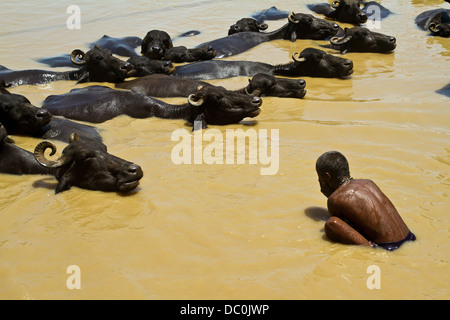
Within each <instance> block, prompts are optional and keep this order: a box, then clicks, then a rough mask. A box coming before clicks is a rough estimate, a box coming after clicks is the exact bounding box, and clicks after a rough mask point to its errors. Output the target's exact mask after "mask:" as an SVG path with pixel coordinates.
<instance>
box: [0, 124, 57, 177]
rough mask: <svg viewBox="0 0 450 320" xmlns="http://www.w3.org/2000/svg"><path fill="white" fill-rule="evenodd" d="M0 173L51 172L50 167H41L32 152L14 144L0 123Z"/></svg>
mask: <svg viewBox="0 0 450 320" xmlns="http://www.w3.org/2000/svg"><path fill="white" fill-rule="evenodd" d="M0 173H7V174H16V175H22V174H52V169H49V168H44V167H42V166H41V165H39V163H38V162H37V161H36V159H35V158H34V155H33V153H31V152H29V151H27V150H25V149H22V148H20V147H18V146H16V145H15V144H14V143H13V141H12V140H11V139H10V138H9V137H8V136H7V131H6V129H5V127H4V126H3V125H2V124H1V123H0Z"/></svg>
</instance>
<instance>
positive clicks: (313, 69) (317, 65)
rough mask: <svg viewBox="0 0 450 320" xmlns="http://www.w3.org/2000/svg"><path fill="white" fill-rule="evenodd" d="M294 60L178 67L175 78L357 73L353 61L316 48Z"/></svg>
mask: <svg viewBox="0 0 450 320" xmlns="http://www.w3.org/2000/svg"><path fill="white" fill-rule="evenodd" d="M237 34H239V33H237ZM292 58H293V60H294V61H293V62H291V63H288V64H282V65H277V66H275V65H271V64H267V63H262V62H253V61H223V60H212V61H201V62H195V63H191V64H187V65H182V66H177V67H176V68H175V71H174V72H173V73H172V75H173V76H177V77H181V78H188V79H198V80H210V79H224V78H231V77H239V76H241V77H251V76H254V75H256V74H258V73H267V74H271V75H279V76H285V77H301V76H308V77H324V78H333V77H337V78H341V77H346V76H349V75H351V74H352V73H353V62H352V61H351V60H348V59H344V58H341V57H337V56H333V55H330V54H327V53H326V52H325V51H323V50H319V49H315V48H306V49H304V50H303V51H302V52H301V53H300V55H299V57H297V55H296V54H294V55H293V56H292Z"/></svg>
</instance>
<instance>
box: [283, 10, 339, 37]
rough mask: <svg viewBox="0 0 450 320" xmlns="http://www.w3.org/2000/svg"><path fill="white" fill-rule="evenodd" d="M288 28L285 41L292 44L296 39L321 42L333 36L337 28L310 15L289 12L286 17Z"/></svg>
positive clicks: (333, 24)
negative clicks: (289, 41)
mask: <svg viewBox="0 0 450 320" xmlns="http://www.w3.org/2000/svg"><path fill="white" fill-rule="evenodd" d="M288 21H289V23H288V28H287V34H286V36H285V39H288V40H291V41H292V42H294V41H295V40H297V39H315V40H322V39H325V38H328V37H332V36H334V35H335V34H336V33H337V32H338V31H339V26H338V25H337V24H336V23H334V22H330V21H327V20H325V19H320V18H316V17H314V16H313V15H311V14H305V13H295V12H291V14H290V15H289V17H288Z"/></svg>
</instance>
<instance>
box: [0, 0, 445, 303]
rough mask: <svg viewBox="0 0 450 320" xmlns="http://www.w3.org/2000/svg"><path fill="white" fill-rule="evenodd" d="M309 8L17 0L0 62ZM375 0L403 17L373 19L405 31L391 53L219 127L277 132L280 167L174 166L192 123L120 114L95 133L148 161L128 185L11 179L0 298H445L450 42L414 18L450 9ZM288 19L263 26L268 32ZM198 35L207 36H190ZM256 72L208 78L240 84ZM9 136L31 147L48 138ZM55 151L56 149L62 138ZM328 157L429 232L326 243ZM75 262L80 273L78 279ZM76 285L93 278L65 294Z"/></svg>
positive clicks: (217, 33) (211, 32)
mask: <svg viewBox="0 0 450 320" xmlns="http://www.w3.org/2000/svg"><path fill="white" fill-rule="evenodd" d="M311 2H312V1H311ZM318 2H320V1H318ZM306 3H307V2H306V1H298V0H295V1H294V0H292V1H291V0H288V1H268V0H262V1H237V0H217V1H214V0H204V1H201V0H199V1H154V0H153V1H148V0H145V1H144V0H129V1H116V0H110V1H95V2H94V1H87V0H76V1H72V0H71V1H65V0H64V1H49V0H41V1H30V0H22V1H6V3H3V4H2V6H1V7H2V8H1V11H0V21H1V28H0V42H1V44H2V45H1V47H0V64H1V65H4V66H6V67H8V68H9V69H13V70H22V69H33V68H35V69H48V68H50V67H48V66H46V65H42V64H39V63H38V62H36V60H37V59H39V58H44V57H52V56H55V55H59V54H67V53H70V52H71V51H72V50H74V49H82V50H88V44H89V43H92V42H94V41H96V40H98V39H99V38H101V37H102V36H103V35H109V36H112V37H125V36H138V37H141V38H143V37H144V36H145V34H146V33H147V32H148V31H149V30H152V29H161V30H165V31H167V32H168V33H169V34H170V35H171V36H172V38H176V40H175V41H174V44H175V45H185V46H187V47H193V46H196V45H197V44H200V43H203V42H205V41H209V40H214V39H216V38H219V37H222V36H225V35H226V34H227V31H228V28H229V26H230V25H231V24H233V23H234V22H235V21H237V20H238V19H240V18H242V17H248V16H250V15H251V14H252V13H253V12H255V11H259V10H262V9H267V8H269V7H271V6H273V5H276V6H277V8H278V9H281V10H286V11H295V12H310V11H309V10H308V9H307V8H306ZM380 3H382V4H383V5H384V6H386V7H388V8H389V9H390V10H391V11H392V12H394V13H395V14H393V15H391V16H389V17H388V18H387V19H385V20H382V21H381V29H380V30H378V31H379V32H382V33H385V34H390V35H393V36H395V37H396V38H397V44H398V46H397V49H396V50H395V52H394V53H390V54H376V53H348V54H346V55H345V57H346V58H348V59H351V60H352V61H353V62H354V65H355V72H354V74H353V75H352V76H351V77H350V78H349V79H321V78H309V77H304V79H305V80H306V89H307V90H308V92H307V94H306V96H305V98H304V99H281V98H263V105H262V108H261V109H262V112H261V114H260V115H259V116H257V117H256V118H254V119H252V120H250V121H245V122H244V123H240V124H236V125H229V126H223V127H222V126H210V128H211V129H216V130H219V133H220V134H221V135H222V136H223V138H224V139H225V138H226V134H227V129H234V130H236V129H243V130H250V129H252V130H255V132H257V133H261V132H263V133H264V132H265V133H267V136H268V139H269V140H271V141H270V142H269V145H271V146H274V145H275V144H274V143H276V142H277V140H278V160H279V161H278V163H275V162H273V163H272V165H273V169H275V171H273V172H271V173H273V174H269V175H263V174H261V173H262V171H261V169H264V168H267V167H268V166H269V164H267V162H266V164H265V163H264V162H263V158H257V161H256V163H250V161H245V163H242V164H240V163H237V162H234V164H227V163H226V162H225V161H223V162H224V163H223V164H220V163H216V164H207V163H206V162H205V161H201V163H200V164H180V165H177V164H176V163H174V161H173V156H172V152H173V150H174V148H176V146H177V145H179V141H172V139H171V138H172V134H173V132H177V131H176V130H179V129H183V128H186V129H187V130H189V132H190V128H189V127H188V126H186V124H185V122H184V121H183V120H162V119H156V118H150V119H132V118H130V117H127V116H119V117H117V118H114V119H112V120H110V121H107V122H105V123H101V124H98V125H96V126H97V127H98V128H99V131H100V133H101V135H102V137H103V140H104V143H105V144H106V145H107V146H108V150H109V152H110V153H113V154H115V155H117V156H119V157H122V158H125V159H127V160H129V161H132V162H135V163H137V164H139V165H140V166H141V167H142V168H143V171H144V177H143V179H142V180H141V183H140V186H139V187H138V189H136V190H135V191H134V192H132V193H131V194H127V195H123V194H117V193H104V192H97V191H88V190H82V189H79V188H72V189H71V190H69V191H66V192H63V193H61V194H58V195H55V194H54V189H55V186H56V180H55V179H54V178H53V177H45V176H35V175H31V176H12V175H5V174H2V175H0V190H1V194H0V298H2V299H275V300H277V299H281V300H285V299H289V300H292V299H448V298H449V286H450V281H449V280H450V277H449V274H450V269H449V258H450V245H449V226H450V216H449V211H448V210H449V192H450V188H449V187H450V170H449V165H450V143H449V141H450V140H449V133H450V111H449V110H450V109H449V108H450V100H449V97H447V96H445V95H442V94H438V93H436V91H437V90H439V89H441V88H442V87H444V86H445V85H446V84H448V83H449V80H450V76H449V75H450V73H449V70H450V52H449V49H450V39H443V38H434V37H430V36H428V33H427V32H424V31H421V30H419V29H418V28H417V27H416V26H415V24H414V18H415V17H416V16H417V15H418V14H419V13H421V12H423V11H425V10H430V9H434V8H437V7H445V8H450V5H449V4H447V3H444V2H443V1H406V0H405V1H404V0H394V1H380ZM70 5H78V6H79V8H80V9H81V29H75V30H70V29H69V28H68V27H67V25H66V20H67V19H68V17H69V16H70V14H68V13H67V11H66V10H67V8H68V7H69V6H70ZM317 16H318V15H317ZM284 23H285V20H281V21H268V24H269V29H268V30H269V31H270V30H275V29H277V28H278V27H280V26H282V25H283V24H284ZM340 25H341V26H348V27H351V26H350V25H346V24H342V23H340ZM189 30H199V31H201V33H200V34H199V35H196V36H193V37H183V38H177V37H178V36H179V35H180V34H182V33H183V32H185V31H189ZM326 43H327V42H325V41H316V40H297V41H296V42H295V43H292V42H290V41H284V40H280V41H273V42H270V43H265V44H262V45H260V46H258V47H256V48H253V49H252V50H250V51H248V52H245V53H242V54H239V55H237V56H233V57H229V58H227V59H229V60H252V61H263V62H268V63H273V64H280V63H287V62H289V61H290V60H291V56H292V54H293V53H294V52H300V51H301V50H303V49H304V48H307V47H316V48H320V45H323V44H326ZM327 52H329V53H334V54H337V53H336V52H334V51H332V50H329V49H328V51H327ZM57 70H66V69H64V68H58V69H57ZM247 81H248V80H247V78H233V79H224V80H215V81H211V82H212V83H214V84H220V85H223V86H225V87H227V88H230V89H235V88H240V87H243V86H245V85H246V83H247ZM103 85H110V84H103ZM83 86H86V84H83V85H76V84H75V82H71V81H59V82H53V83H49V84H45V85H37V86H28V85H26V86H19V87H15V88H12V89H11V92H13V93H19V94H22V95H25V96H26V97H27V98H28V99H29V100H30V101H31V102H32V103H33V104H34V105H36V106H41V105H42V102H43V100H44V99H45V98H46V97H47V96H48V95H51V94H63V93H66V92H68V91H70V90H71V89H73V88H75V87H83ZM163 100H165V101H169V102H177V103H178V102H180V103H182V102H184V100H185V99H181V98H171V99H163ZM205 132H207V131H205ZM246 132H247V131H246ZM214 133H215V134H217V131H214ZM275 133H278V139H277V137H276V135H275ZM13 138H14V140H15V142H16V144H17V145H18V146H20V147H22V148H24V149H27V150H30V151H31V150H33V149H34V147H35V146H36V145H37V144H38V143H39V142H40V141H41V140H40V139H35V138H27V137H20V136H13ZM203 138H204V139H206V138H205V137H203ZM260 142H261V141H260ZM263 142H265V141H263ZM208 143H210V142H205V141H204V142H203V146H202V147H203V148H207V147H208ZM55 144H56V145H57V146H58V150H59V151H58V152H60V151H61V150H62V148H64V146H65V144H64V143H63V142H55ZM247 147H249V148H250V146H249V145H247ZM195 150H196V149H195V148H194V146H192V149H191V151H192V153H195ZM273 150H274V151H273V152H276V149H273ZM329 150H338V151H341V152H342V153H343V154H344V155H345V156H346V157H347V158H348V160H349V163H350V170H351V174H352V176H353V177H354V178H369V179H372V180H373V181H375V182H376V183H377V184H378V185H379V186H380V188H381V189H382V190H383V191H384V193H386V194H387V195H388V197H389V198H390V199H391V200H392V202H393V203H394V204H395V206H396V208H397V209H398V211H399V213H400V215H401V216H402V217H403V219H404V220H405V222H406V224H407V225H408V227H409V228H410V229H411V230H412V231H413V232H414V233H415V234H416V236H417V241H415V242H410V243H407V244H405V245H403V246H402V247H401V248H400V249H399V250H397V251H394V252H387V251H384V250H381V249H371V248H370V249H369V248H362V247H357V246H345V245H341V244H336V243H332V242H329V241H328V240H327V239H326V237H325V235H324V230H323V226H324V222H325V220H326V219H327V215H328V214H327V211H326V198H325V197H324V196H323V195H322V194H321V193H320V187H319V184H318V180H317V176H316V172H315V161H316V159H317V158H318V157H319V156H320V155H321V154H322V153H324V152H326V151H329ZM200 152H201V151H200ZM268 153H269V154H270V150H269V151H268ZM274 154H276V153H274ZM235 156H236V157H237V156H238V154H236V155H235ZM247 158H248V157H247ZM247 160H248V159H247ZM273 160H274V161H275V160H276V159H275V158H273ZM70 266H78V268H79V269H78V270H79V271H80V273H77V272H75V273H71V271H70V268H69V273H68V267H70ZM371 266H376V267H378V271H379V272H378V273H377V275H378V278H377V280H379V284H380V285H381V287H380V288H372V289H371V288H370V286H368V285H367V284H368V280H369V282H370V279H374V278H370V277H371V276H372V275H375V274H372V272H371V270H372V269H371V268H370V267H371ZM76 275H80V277H79V278H73V277H72V276H76ZM369 278H370V279H369ZM74 279H75V280H74ZM68 280H69V283H72V284H73V283H80V284H81V287H80V289H76V288H75V289H70V288H69V287H70V285H69V286H68V285H67V283H68ZM72 280H73V281H74V282H71V281H72ZM77 280H79V282H76V281H77Z"/></svg>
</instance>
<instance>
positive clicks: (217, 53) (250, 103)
mask: <svg viewBox="0 0 450 320" xmlns="http://www.w3.org/2000/svg"><path fill="white" fill-rule="evenodd" d="M371 6H377V8H378V9H379V12H380V17H381V18H385V17H387V16H389V15H390V14H392V12H390V11H389V10H388V9H387V8H385V7H383V6H381V5H379V4H378V3H376V2H374V1H367V2H366V1H361V0H335V1H333V2H332V3H331V5H330V4H323V3H320V4H310V5H308V6H307V7H308V8H309V9H310V10H311V11H313V12H315V13H316V14H318V15H323V16H324V17H323V18H319V17H316V16H313V15H312V14H306V13H295V12H290V13H288V12H284V11H280V10H278V9H276V8H275V7H272V8H270V9H269V10H265V11H261V12H259V13H258V14H257V15H255V16H253V17H252V18H243V19H240V20H238V21H237V22H236V23H234V24H233V25H231V26H230V28H229V30H228V35H227V36H225V37H223V38H220V39H216V40H213V41H209V42H206V43H201V44H199V45H198V46H197V47H194V48H187V47H184V46H174V44H173V39H171V37H170V36H169V34H168V33H167V32H165V31H163V30H151V31H149V32H148V33H147V34H146V36H145V37H144V39H142V40H141V39H140V38H138V37H126V38H120V39H118V38H111V37H108V36H104V37H103V38H101V39H100V40H98V41H97V42H95V43H93V44H92V45H91V46H90V49H89V51H87V52H84V51H82V50H79V49H76V50H73V52H72V53H71V54H70V55H63V56H59V57H56V58H50V59H40V60H39V62H41V63H45V64H48V65H50V66H51V67H57V66H68V65H71V66H72V67H74V70H71V71H64V72H58V71H48V70H16V71H14V70H10V69H8V68H6V67H4V66H0V172H1V173H6V174H16V175H21V174H43V175H51V176H54V177H55V178H56V179H57V180H58V184H57V187H56V190H55V192H56V193H59V192H62V191H65V190H68V189H69V188H71V187H72V186H76V187H79V188H84V189H89V190H101V191H114V192H129V191H132V190H134V189H135V188H136V187H137V186H138V185H139V180H140V179H141V178H142V177H143V170H142V169H141V167H140V166H138V165H136V164H133V163H131V162H129V161H126V160H124V159H120V158H118V157H116V156H114V155H112V154H109V153H108V151H107V147H106V145H104V144H103V141H102V138H101V136H100V134H99V133H98V131H97V129H96V127H95V126H89V125H85V124H81V123H78V122H76V121H85V122H89V123H101V122H104V121H107V120H110V119H112V118H114V117H116V116H119V115H128V116H130V117H134V118H148V117H159V118H163V119H184V120H185V121H187V122H188V123H194V122H195V121H201V123H202V128H206V127H207V126H208V125H227V124H234V123H239V122H240V121H242V120H243V119H244V118H247V117H256V116H257V115H258V114H259V113H260V112H261V105H262V99H261V97H264V96H273V97H279V98H297V99H301V98H303V97H304V96H305V94H306V90H305V87H306V82H305V81H304V80H303V79H301V78H300V77H304V76H307V77H321V78H343V79H346V78H348V77H349V76H350V75H351V74H352V73H353V62H352V61H351V60H349V59H346V58H345V57H342V55H345V54H346V53H347V52H375V53H391V52H392V51H393V50H395V48H396V45H397V44H396V39H395V37H393V36H391V35H385V34H381V33H377V32H373V31H372V30H369V29H368V28H365V27H364V26H361V24H364V23H366V22H367V20H368V13H367V10H368V8H370V7H371ZM372 8H373V7H372ZM449 11H450V10H446V9H435V10H430V11H426V12H423V13H421V14H420V15H419V16H417V17H416V19H415V23H416V24H417V26H418V27H419V28H420V29H422V30H426V31H429V32H430V33H431V35H434V36H441V37H449V35H450V17H449V13H450V12H449ZM274 19H287V21H286V24H284V25H283V26H282V27H280V28H279V29H277V30H274V31H270V32H267V31H266V30H267V29H268V24H267V23H266V22H265V21H266V20H274ZM339 22H343V23H349V24H353V25H354V27H352V28H344V29H342V28H341V27H340V26H339V24H338V23H339ZM225 31H226V30H225ZM297 39H313V40H328V41H329V44H328V45H324V46H323V47H325V48H328V49H332V50H335V51H336V53H337V54H339V55H341V56H338V55H334V54H329V53H326V52H325V51H323V50H320V49H316V48H312V47H310V48H306V49H304V50H303V51H301V52H297V53H294V54H293V55H292V61H291V62H289V63H286V64H280V65H272V64H268V63H263V62H253V61H239V60H233V61H232V60H221V58H224V57H229V56H232V55H236V54H239V53H242V52H245V51H247V50H249V49H251V48H253V47H255V46H258V45H260V44H262V43H264V42H268V41H272V40H287V41H292V42H294V41H296V40H297ZM138 47H140V49H141V50H140V53H141V54H140V55H139V54H137V53H136V49H137V48H138ZM116 55H118V56H122V57H128V60H123V59H120V58H118V57H116ZM174 63H177V64H179V65H174ZM231 77H249V83H248V85H247V86H245V87H243V88H240V89H237V90H228V89H226V88H223V87H220V86H215V85H212V84H210V83H208V82H206V81H205V80H211V79H223V78H231ZM129 78H134V79H131V80H128V79H129ZM58 80H69V81H76V83H87V82H93V83H96V82H109V83H113V84H114V86H115V89H113V88H111V87H106V86H100V85H95V84H94V85H92V86H87V87H84V88H76V89H73V90H71V91H70V92H68V93H66V94H62V95H51V96H48V97H47V98H46V99H45V101H44V102H43V104H42V107H40V108H38V107H36V106H33V105H32V104H31V103H30V101H29V100H28V99H27V98H26V97H24V96H22V95H19V94H13V93H11V92H10V89H9V88H10V87H14V86H19V85H25V84H27V85H39V84H44V83H48V82H51V81H58ZM162 97H185V98H186V99H187V101H186V103H183V104H178V105H176V104H169V103H166V102H163V101H161V100H159V99H157V98H162ZM72 120H74V121H72ZM196 128H197V127H196ZM8 135H22V136H31V137H36V138H40V139H55V140H59V141H63V142H66V143H67V142H69V144H68V145H67V146H66V147H65V148H64V150H63V151H62V154H61V156H60V157H59V158H58V159H57V160H49V159H48V158H47V157H46V156H45V154H44V153H45V151H46V150H47V149H50V150H51V154H50V155H51V156H52V155H54V154H55V152H56V147H55V145H54V144H53V143H51V142H48V141H43V142H41V143H39V144H38V145H37V146H36V148H35V150H34V152H30V151H27V150H24V149H22V148H20V147H18V146H17V145H15V143H14V141H13V140H12V139H11V138H10V137H9V136H8Z"/></svg>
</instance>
